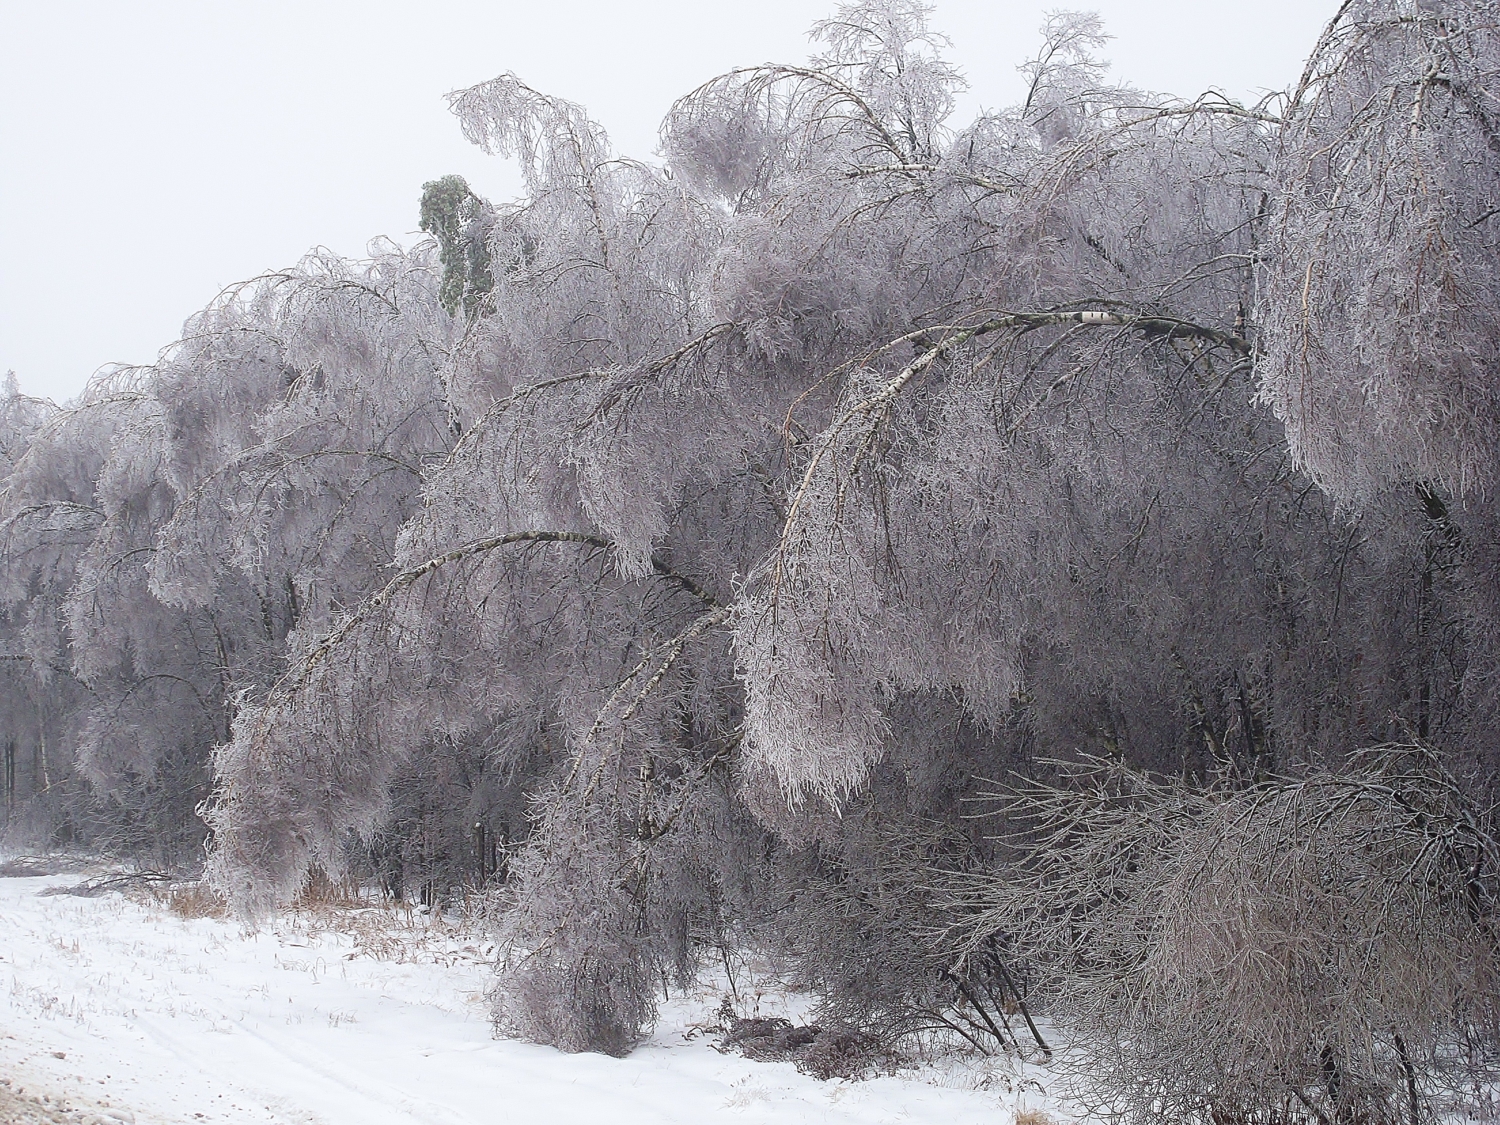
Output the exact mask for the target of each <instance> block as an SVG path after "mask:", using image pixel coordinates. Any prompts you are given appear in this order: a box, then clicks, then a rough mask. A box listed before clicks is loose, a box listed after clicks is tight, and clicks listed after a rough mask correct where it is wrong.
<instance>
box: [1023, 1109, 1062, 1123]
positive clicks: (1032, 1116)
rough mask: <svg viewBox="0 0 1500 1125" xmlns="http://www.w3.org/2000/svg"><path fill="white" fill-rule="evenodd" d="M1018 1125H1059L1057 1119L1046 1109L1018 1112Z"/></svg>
mask: <svg viewBox="0 0 1500 1125" xmlns="http://www.w3.org/2000/svg"><path fill="white" fill-rule="evenodd" d="M1016 1125H1057V1118H1055V1117H1053V1116H1052V1115H1051V1114H1050V1113H1048V1112H1047V1111H1046V1110H1044V1109H1025V1108H1022V1109H1018V1110H1016Z"/></svg>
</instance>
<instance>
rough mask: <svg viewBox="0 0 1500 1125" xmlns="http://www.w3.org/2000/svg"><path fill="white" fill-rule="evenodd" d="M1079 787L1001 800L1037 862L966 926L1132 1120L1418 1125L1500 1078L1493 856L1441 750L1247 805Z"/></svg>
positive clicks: (1396, 750) (1231, 794)
mask: <svg viewBox="0 0 1500 1125" xmlns="http://www.w3.org/2000/svg"><path fill="white" fill-rule="evenodd" d="M1063 774H1064V778H1065V783H1064V784H1061V785H1047V786H1044V785H1036V786H1034V787H1032V788H1029V789H1023V790H1021V791H1020V792H1018V793H1015V794H1010V795H1007V796H1006V797H1004V798H1002V800H1003V802H1004V804H1005V806H1006V811H1007V812H1008V813H1009V814H1010V818H1011V824H1012V829H1013V831H1017V832H1018V837H1017V838H1018V842H1022V843H1023V844H1024V846H1025V847H1026V848H1027V849H1028V850H1029V851H1030V857H1029V858H1030V862H1029V863H1027V864H1025V865H1024V869H1025V871H1026V875H1025V876H1024V877H1022V878H1016V877H1014V876H1013V875H1012V876H1010V877H1006V878H1001V879H992V878H991V877H983V878H982V879H981V883H982V890H981V891H980V892H979V895H978V899H979V902H980V903H981V904H982V907H983V913H982V914H981V915H980V917H979V918H978V919H977V920H976V921H974V922H971V923H970V925H971V926H972V927H973V928H974V929H975V930H976V931H977V932H978V933H980V934H990V933H993V932H995V931H997V930H1001V931H1003V932H1004V933H1005V935H1006V942H1007V944H1008V946H1009V947H1010V950H1011V951H1012V952H1013V954H1015V955H1018V956H1023V957H1026V958H1027V960H1028V961H1029V962H1030V963H1031V964H1032V965H1033V966H1035V968H1036V969H1037V971H1039V972H1040V974H1042V976H1043V978H1044V980H1043V982H1042V987H1043V988H1045V989H1047V990H1048V991H1050V992H1051V993H1052V994H1053V995H1054V996H1055V997H1056V998H1057V999H1056V1000H1055V1001H1054V1005H1053V1011H1054V1013H1055V1015H1056V1016H1057V1017H1060V1018H1062V1019H1064V1020H1066V1021H1067V1022H1068V1023H1069V1024H1070V1025H1072V1026H1075V1027H1079V1028H1087V1029H1088V1031H1089V1033H1088V1034H1086V1035H1085V1036H1083V1037H1082V1040H1081V1042H1082V1045H1083V1047H1084V1049H1085V1050H1087V1051H1088V1052H1089V1053H1090V1055H1091V1058H1090V1065H1089V1066H1088V1067H1087V1068H1086V1071H1087V1073H1089V1074H1090V1075H1091V1076H1092V1077H1093V1078H1094V1079H1096V1080H1097V1081H1099V1082H1100V1084H1101V1085H1103V1086H1105V1087H1107V1088H1110V1089H1113V1090H1114V1091H1116V1093H1115V1094H1114V1096H1113V1102H1114V1106H1115V1108H1116V1109H1117V1110H1119V1111H1123V1113H1124V1114H1125V1115H1126V1116H1127V1117H1128V1118H1129V1119H1131V1120H1156V1119H1159V1118H1161V1117H1166V1118H1168V1119H1181V1118H1186V1117H1190V1116H1192V1115H1194V1114H1195V1113H1204V1112H1205V1111H1206V1112H1207V1113H1208V1114H1210V1115H1211V1116H1213V1117H1214V1119H1216V1120H1241V1119H1252V1120H1253V1119H1261V1118H1266V1119H1272V1120H1277V1119H1279V1120H1285V1119H1296V1118H1300V1117H1303V1116H1304V1115H1307V1114H1310V1115H1311V1116H1313V1117H1314V1118H1315V1119H1317V1120H1320V1121H1321V1120H1327V1121H1414V1120H1417V1121H1420V1120H1423V1119H1424V1118H1425V1116H1426V1114H1427V1112H1428V1110H1427V1109H1426V1108H1425V1107H1426V1106H1427V1105H1429V1104H1433V1103H1435V1104H1438V1105H1443V1104H1445V1103H1446V1104H1447V1105H1449V1106H1450V1107H1451V1106H1456V1105H1462V1104H1464V1103H1465V1102H1466V1100H1467V1099H1468V1098H1469V1097H1471V1096H1472V1095H1473V1093H1474V1090H1473V1089H1472V1087H1471V1086H1470V1083H1472V1082H1473V1081H1474V1080H1475V1078H1476V1077H1477V1076H1483V1077H1484V1078H1487V1079H1489V1080H1493V1078H1494V1077H1495V1066H1496V1064H1497V1060H1496V1058H1495V1057H1494V1055H1493V1053H1492V1051H1491V1047H1492V1045H1493V1035H1494V1028H1495V1026H1496V1022H1497V1020H1500V1011H1497V1002H1500V979H1497V978H1496V975H1495V974H1496V969H1497V967H1500V933H1497V931H1496V928H1495V924H1494V923H1495V898H1496V895H1497V893H1500V840H1497V838H1496V836H1495V834H1494V827H1495V826H1494V823H1493V818H1492V817H1491V816H1490V815H1489V813H1488V811H1487V810H1485V809H1482V808H1479V807H1476V806H1475V804H1474V803H1473V801H1472V799H1471V797H1470V795H1469V791H1468V786H1466V785H1465V784H1463V783H1461V782H1460V781H1459V780H1458V779H1456V778H1455V777H1454V776H1453V775H1452V774H1450V773H1448V772H1447V770H1446V769H1445V768H1444V767H1443V765H1442V764H1441V762H1440V760H1439V759H1438V756H1437V755H1436V754H1435V753H1434V752H1433V751H1432V750H1431V749H1430V748H1429V747H1426V746H1423V745H1419V744H1404V745H1395V746H1386V747H1379V748H1376V749H1373V750H1370V751H1367V752H1365V753H1362V754H1360V755H1357V756H1355V758H1354V759H1353V760H1352V761H1351V762H1350V763H1348V765H1346V766H1345V767H1344V768H1342V769H1340V770H1338V771H1328V770H1312V771H1309V772H1307V773H1305V774H1303V775H1301V776H1298V777H1296V778H1295V779H1293V778H1276V779H1272V780H1268V781H1265V782H1262V783H1259V784H1256V785H1252V786H1248V787H1243V788H1240V787H1233V786H1225V785H1217V786H1211V787H1209V788H1207V789H1200V788H1197V787H1193V786H1188V785H1185V784H1183V783H1182V782H1181V781H1177V780H1173V781H1160V780H1155V779H1152V778H1150V777H1148V776H1146V775H1144V774H1142V773H1140V772H1137V771H1134V770H1131V769H1129V768H1128V767H1125V766H1122V765H1120V764H1119V763H1118V762H1107V761H1104V760H1100V759H1094V760H1090V761H1086V762H1083V763H1078V764H1075V765H1072V766H1069V767H1065V769H1064V771H1063ZM1022 829H1024V831H1021V830H1022ZM1093 1096H1094V1097H1096V1098H1097V1097H1098V1095H1097V1094H1093ZM1205 1098H1207V1099H1208V1105H1207V1106H1206V1107H1205V1106H1204V1104H1203V1102H1204V1099H1205Z"/></svg>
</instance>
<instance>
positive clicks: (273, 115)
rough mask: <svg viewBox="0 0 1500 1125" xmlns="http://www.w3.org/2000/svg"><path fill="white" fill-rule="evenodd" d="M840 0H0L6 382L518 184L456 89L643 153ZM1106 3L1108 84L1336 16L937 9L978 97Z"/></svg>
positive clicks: (1246, 61)
mask: <svg viewBox="0 0 1500 1125" xmlns="http://www.w3.org/2000/svg"><path fill="white" fill-rule="evenodd" d="M835 3H836V0H754V2H751V0H740V2H737V3H736V2H732V0H730V2H722V3H712V2H705V0H698V2H691V0H551V2H550V3H539V2H537V0H527V2H517V0H488V2H481V0H420V2H416V0H408V2H405V3H402V2H398V0H249V2H247V0H238V2H236V3H230V2H228V0H130V2H129V3H122V2H120V0H0V372H4V371H5V370H7V369H14V370H15V371H16V373H17V374H18V376H19V377H20V381H21V387H22V389H23V390H24V391H27V392H28V393H32V394H41V395H47V396H51V397H53V398H57V399H59V400H62V399H64V398H68V397H71V396H73V395H75V394H77V393H78V392H79V391H80V390H81V389H82V388H83V385H84V383H85V381H86V380H87V379H88V377H89V375H90V374H92V372H93V371H94V370H95V369H97V368H98V367H99V366H101V365H102V364H104V363H107V362H112V361H119V362H130V363H149V362H151V361H152V360H153V359H154V358H155V356H156V353H157V351H158V349H159V348H161V347H162V346H163V345H165V344H168V343H170V342H171V341H172V340H173V339H175V338H176V336H177V334H178V331H179V329H180V327H181V325H182V322H183V320H184V319H185V318H186V317H187V316H189V315H190V314H191V313H193V312H194V311H195V310H197V309H198V308H200V307H202V306H203V305H204V304H206V303H207V302H208V301H209V300H210V299H211V298H212V297H213V296H214V295H215V294H216V293H217V292H218V291H219V290H220V289H221V288H223V287H224V286H226V285H228V284H231V283H233V282H235V281H239V280H242V279H244V278H247V277H251V276H254V275H255V274H258V273H260V272H262V271H264V270H267V269H272V268H276V267H280V266H286V265H290V264H292V263H294V262H295V261H296V260H297V259H298V258H299V257H300V256H301V255H302V254H303V253H304V252H305V251H306V250H308V249H309V248H310V247H312V246H315V245H319V244H321V245H325V246H329V247H332V248H333V249H334V250H337V251H339V252H340V253H343V254H346V255H358V254H361V253H362V252H363V248H364V246H365V244H366V243H367V242H368V240H369V239H370V238H371V237H373V236H376V235H388V236H390V237H392V238H394V239H395V240H396V241H397V242H401V243H403V244H409V243H410V242H411V241H413V240H414V238H415V237H416V234H415V230H416V225H417V222H416V220H417V198H418V196H419V194H420V192H421V185H422V183H423V182H424V181H426V180H430V179H435V178H436V177H438V176H441V175H444V174H447V173H450V172H457V173H459V174H460V175H463V176H464V177H465V178H467V179H468V180H469V182H470V184H471V185H473V187H474V188H475V190H476V191H478V192H480V194H483V195H487V196H489V197H491V198H496V199H506V198H510V197H512V196H514V195H516V194H518V191H519V179H518V178H517V177H516V175H515V173H514V172H513V170H512V169H511V168H510V167H509V166H508V165H507V164H506V163H505V162H503V161H500V160H496V159H493V158H490V157H486V156H485V155H484V154H483V153H481V152H479V150H477V149H475V148H472V147H471V146H469V145H468V144H466V143H465V142H464V140H463V137H462V135H461V134H460V133H459V130H458V125H457V123H456V122H455V121H454V120H453V119H452V117H451V116H450V115H449V114H448V111H447V107H446V104H445V102H444V101H443V98H442V95H443V93H444V92H446V91H448V90H452V89H455V88H459V87H462V86H467V85H471V84H473V83H475V82H479V81H483V80H484V79H487V78H492V77H494V76H495V75H497V74H500V73H502V72H504V71H507V70H512V71H515V72H516V73H517V74H518V75H519V76H520V77H521V78H522V79H523V80H524V81H526V82H527V83H529V84H530V85H532V86H534V87H536V88H538V89H540V90H543V91H545V92H547V93H553V94H558V95H561V96H563V97H566V98H569V99H572V100H573V101H577V102H581V103H582V104H583V105H585V106H586V107H587V108H588V109H589V110H590V112H591V113H592V115H593V116H594V117H595V118H596V119H597V120H598V121H600V122H601V123H602V124H603V125H604V127H605V128H606V129H607V130H608V131H609V133H610V135H611V137H612V138H613V140H614V143H615V146H616V148H617V149H618V150H619V151H621V152H624V153H626V154H628V155H632V156H637V157H649V156H651V155H652V154H653V153H654V150H655V147H656V128H657V124H658V123H659V121H660V120H661V117H662V116H663V114H664V113H665V112H666V110H667V108H668V107H669V106H670V105H671V103H672V101H673V100H674V99H675V98H676V97H678V96H679V95H681V94H684V93H686V92H687V91H688V90H690V89H692V88H693V87H695V86H697V85H698V84H699V83H701V82H703V81H704V80H706V79H708V78H710V77H712V76H714V75H715V74H718V73H720V72H722V71H724V70H727V69H729V68H731V67H733V66H743V65H750V64H754V63H759V62H765V61H771V60H774V61H778V62H797V61H801V60H803V59H805V58H806V56H807V54H808V50H809V44H808V40H807V38H806V32H807V29H808V27H809V26H810V25H811V24H812V23H813V21H814V20H817V19H819V18H822V17H824V16H826V15H829V14H831V12H832V9H833V8H834V6H835ZM1069 6H1072V7H1079V8H1086V9H1093V10H1097V11H1099V12H1100V13H1101V14H1102V15H1103V16H1104V19H1105V25H1106V30H1107V31H1109V32H1110V33H1111V34H1112V35H1113V36H1114V37H1115V38H1114V40H1113V42H1112V43H1111V44H1110V47H1109V50H1108V51H1107V52H1106V54H1107V56H1108V58H1109V59H1110V60H1111V61H1112V62H1113V64H1114V73H1115V74H1116V75H1117V76H1118V77H1120V78H1123V79H1125V80H1128V81H1130V82H1133V83H1135V84H1136V85H1138V86H1142V87H1145V88H1147V89H1153V90H1162V91H1168V92H1171V93H1175V94H1180V95H1183V96H1194V95H1196V94H1198V93H1201V92H1202V91H1203V90H1205V89H1207V88H1209V87H1214V88H1217V89H1220V90H1223V91H1224V92H1226V93H1228V94H1230V95H1231V96H1235V97H1241V98H1254V97H1256V96H1258V94H1259V93H1260V92H1264V91H1266V90H1271V89H1280V88H1282V87H1285V86H1287V85H1290V84H1291V83H1293V82H1294V81H1295V80H1296V78H1297V75H1298V74H1299V73H1300V70H1301V66H1302V60H1303V58H1304V57H1305V55H1306V53H1307V52H1308V50H1309V49H1310V48H1311V46H1312V43H1313V40H1314V39H1315V38H1316V35H1317V32H1318V30H1319V29H1320V27H1321V26H1322V23H1323V21H1325V20H1326V19H1327V18H1328V17H1329V16H1330V15H1331V14H1332V10H1333V8H1334V7H1335V4H1334V3H1333V2H1332V0H1314V2H1312V3H1308V2H1300V3H1299V2H1296V0H1259V2H1258V3H1254V4H1250V3H1246V2H1245V0H1072V2H1071V3H1070V2H1069V0H1040V2H1034V0H937V3H936V8H937V10H936V13H935V16H934V20H933V22H934V24H935V25H936V27H937V28H938V30H940V31H942V32H945V33H946V34H947V35H949V36H950V37H951V38H952V40H953V43H954V46H953V50H952V51H951V52H950V58H951V59H952V60H953V61H954V62H955V63H956V64H957V65H958V66H959V67H960V68H961V69H962V70H963V72H964V74H965V75H966V76H967V78H968V80H969V83H970V86H971V89H970V91H969V93H968V95H967V96H966V97H965V99H964V100H963V102H961V104H960V110H959V115H958V116H959V119H961V120H962V119H967V118H968V117H971V116H972V115H973V113H974V111H975V109H976V108H977V107H979V106H981V105H984V106H1001V105H1006V104H1010V103H1011V102H1013V101H1014V100H1015V99H1016V96H1017V92H1018V90H1019V87H1020V79H1019V77H1018V76H1017V74H1016V71H1015V68H1016V66H1017V65H1018V64H1019V63H1021V62H1022V61H1023V60H1024V59H1025V58H1026V56H1027V55H1028V54H1029V53H1030V52H1031V51H1032V49H1033V47H1034V46H1035V44H1036V42H1037V34H1036V30H1037V28H1038V27H1039V26H1040V23H1041V19H1042V14H1043V12H1045V11H1047V10H1050V9H1053V8H1057V7H1069Z"/></svg>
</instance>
